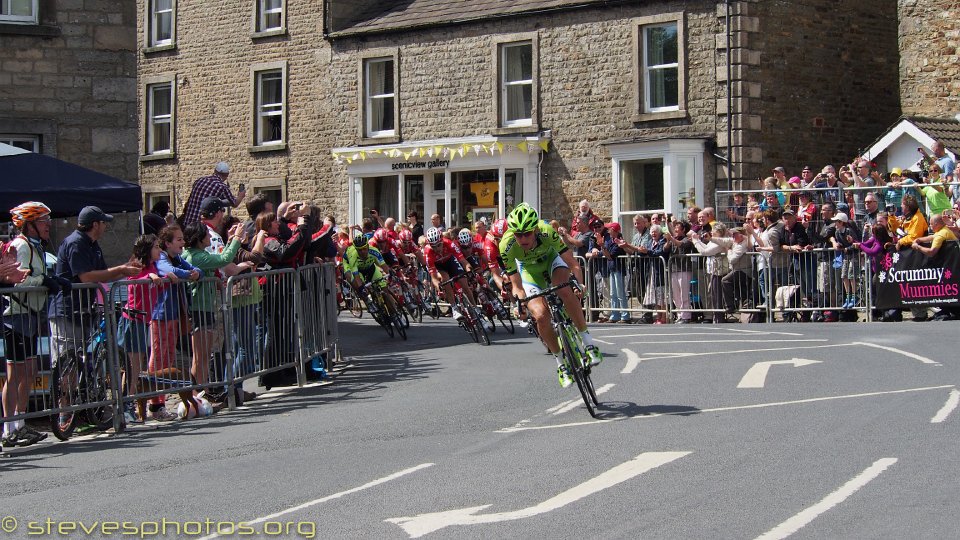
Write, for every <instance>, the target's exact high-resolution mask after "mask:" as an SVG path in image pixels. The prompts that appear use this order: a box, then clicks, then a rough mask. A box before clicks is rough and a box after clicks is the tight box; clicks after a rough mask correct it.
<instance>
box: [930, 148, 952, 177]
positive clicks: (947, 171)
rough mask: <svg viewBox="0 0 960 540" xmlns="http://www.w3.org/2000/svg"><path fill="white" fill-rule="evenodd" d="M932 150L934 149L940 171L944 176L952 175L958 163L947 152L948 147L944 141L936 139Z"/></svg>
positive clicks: (934, 156)
mask: <svg viewBox="0 0 960 540" xmlns="http://www.w3.org/2000/svg"><path fill="white" fill-rule="evenodd" d="M931 150H933V158H934V159H935V160H936V163H937V166H938V167H939V169H940V172H941V173H943V175H944V176H949V177H952V176H953V172H954V169H955V168H956V166H957V163H956V161H954V160H953V158H952V157H950V156H949V155H948V154H947V149H946V147H944V145H943V141H935V142H934V143H933V148H931ZM954 180H956V179H954Z"/></svg>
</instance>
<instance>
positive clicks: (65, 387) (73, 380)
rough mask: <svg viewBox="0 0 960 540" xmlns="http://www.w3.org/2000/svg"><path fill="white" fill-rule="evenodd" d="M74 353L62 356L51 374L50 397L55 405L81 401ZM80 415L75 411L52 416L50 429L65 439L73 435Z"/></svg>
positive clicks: (59, 437)
mask: <svg viewBox="0 0 960 540" xmlns="http://www.w3.org/2000/svg"><path fill="white" fill-rule="evenodd" d="M77 368H78V362H77V359H76V356H75V355H74V354H70V355H67V357H66V358H60V359H59V360H58V361H57V365H56V366H55V367H54V368H53V373H52V374H51V376H50V397H51V399H52V400H53V406H54V407H55V408H59V407H69V406H72V405H77V404H79V403H80V371H79V369H77ZM78 420H79V417H78V415H77V413H75V412H65V413H62V414H56V413H54V414H53V415H51V416H50V431H52V432H53V435H54V436H55V437H56V438H58V439H60V440H61V441H65V440H67V439H69V438H70V435H73V430H74V428H76V427H77V422H78Z"/></svg>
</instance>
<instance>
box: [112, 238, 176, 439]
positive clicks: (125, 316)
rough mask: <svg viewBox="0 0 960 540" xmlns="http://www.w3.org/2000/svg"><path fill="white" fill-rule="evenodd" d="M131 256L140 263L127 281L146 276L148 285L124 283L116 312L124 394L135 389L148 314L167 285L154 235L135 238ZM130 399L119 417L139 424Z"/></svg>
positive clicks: (147, 344) (144, 349)
mask: <svg viewBox="0 0 960 540" xmlns="http://www.w3.org/2000/svg"><path fill="white" fill-rule="evenodd" d="M133 258H134V259H135V260H137V261H138V262H140V264H142V265H143V270H141V271H140V273H139V274H137V275H135V276H130V278H128V279H130V280H135V279H149V280H150V281H152V283H150V284H145V283H140V284H136V285H133V284H131V285H127V309H125V310H124V311H123V312H122V313H121V314H120V323H119V325H118V328H117V345H119V346H120V349H121V350H122V351H123V352H124V353H125V354H126V357H127V369H126V370H125V372H124V384H125V385H126V388H127V395H130V396H132V395H134V394H136V392H137V382H136V381H137V379H139V378H140V372H141V371H143V360H144V358H146V355H147V352H148V351H149V347H150V331H149V325H150V314H151V313H152V312H153V307H154V305H155V304H156V303H157V297H158V296H159V294H160V290H161V289H163V288H169V285H164V284H163V278H161V277H160V275H159V274H158V271H157V261H159V260H160V246H159V245H158V244H157V237H156V236H154V235H152V234H145V235H143V236H140V237H138V238H137V240H136V242H134V244H133ZM135 410H136V407H135V406H134V403H133V401H131V402H129V403H126V404H125V405H124V407H123V419H124V421H125V422H126V423H128V424H132V423H140V422H143V421H144V420H145V418H139V417H137V414H136V412H134V411H135Z"/></svg>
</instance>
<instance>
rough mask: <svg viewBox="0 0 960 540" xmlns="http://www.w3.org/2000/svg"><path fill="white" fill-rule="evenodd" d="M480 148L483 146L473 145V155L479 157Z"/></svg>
mask: <svg viewBox="0 0 960 540" xmlns="http://www.w3.org/2000/svg"><path fill="white" fill-rule="evenodd" d="M481 146H483V145H482V144H475V145H473V153H474V154H476V155H478V156H479V155H480V147H481Z"/></svg>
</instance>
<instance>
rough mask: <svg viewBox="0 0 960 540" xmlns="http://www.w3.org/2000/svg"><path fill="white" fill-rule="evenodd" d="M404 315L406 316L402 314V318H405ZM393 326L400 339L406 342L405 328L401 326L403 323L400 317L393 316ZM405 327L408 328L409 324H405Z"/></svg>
mask: <svg viewBox="0 0 960 540" xmlns="http://www.w3.org/2000/svg"><path fill="white" fill-rule="evenodd" d="M406 315H407V314H406V313H404V314H403V316H404V317H406ZM393 326H394V328H396V329H397V333H398V334H400V337H402V338H403V340H404V341H406V340H407V327H406V326H404V325H403V321H401V320H400V315H394V316H393ZM407 326H410V323H409V322H408V323H407Z"/></svg>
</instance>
